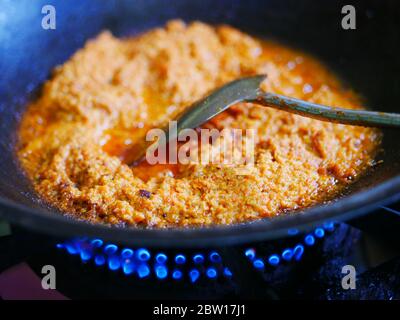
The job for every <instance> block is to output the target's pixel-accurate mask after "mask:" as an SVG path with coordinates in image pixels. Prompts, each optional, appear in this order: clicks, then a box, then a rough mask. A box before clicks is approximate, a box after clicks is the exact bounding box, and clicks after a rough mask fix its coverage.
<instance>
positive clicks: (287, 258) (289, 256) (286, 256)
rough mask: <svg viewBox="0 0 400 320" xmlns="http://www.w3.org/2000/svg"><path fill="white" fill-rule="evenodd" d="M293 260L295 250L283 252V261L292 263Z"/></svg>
mask: <svg viewBox="0 0 400 320" xmlns="http://www.w3.org/2000/svg"><path fill="white" fill-rule="evenodd" d="M292 258H293V250H292V249H285V250H283V252H282V259H283V260H285V261H290V260H292Z"/></svg>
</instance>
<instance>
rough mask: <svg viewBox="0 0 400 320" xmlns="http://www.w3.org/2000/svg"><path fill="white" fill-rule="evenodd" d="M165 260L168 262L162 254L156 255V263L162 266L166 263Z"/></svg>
mask: <svg viewBox="0 0 400 320" xmlns="http://www.w3.org/2000/svg"><path fill="white" fill-rule="evenodd" d="M167 260H168V257H167V255H166V254H164V253H159V254H157V255H156V261H157V263H160V264H163V263H165V262H167Z"/></svg>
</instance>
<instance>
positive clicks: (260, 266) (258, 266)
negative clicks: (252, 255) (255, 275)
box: [253, 259, 265, 269]
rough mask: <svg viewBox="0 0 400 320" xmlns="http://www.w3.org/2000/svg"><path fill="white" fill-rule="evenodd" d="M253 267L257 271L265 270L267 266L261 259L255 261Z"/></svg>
mask: <svg viewBox="0 0 400 320" xmlns="http://www.w3.org/2000/svg"><path fill="white" fill-rule="evenodd" d="M253 266H254V268H256V269H264V267H265V264H264V261H262V260H261V259H256V260H254V261H253Z"/></svg>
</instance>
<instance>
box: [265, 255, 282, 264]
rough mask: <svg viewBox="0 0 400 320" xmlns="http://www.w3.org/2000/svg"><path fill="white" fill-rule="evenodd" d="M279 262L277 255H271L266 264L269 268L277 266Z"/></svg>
mask: <svg viewBox="0 0 400 320" xmlns="http://www.w3.org/2000/svg"><path fill="white" fill-rule="evenodd" d="M280 261H281V259H279V256H278V255H277V254H272V255H270V256H269V258H268V263H269V264H270V265H271V266H277V265H278V264H279V262H280Z"/></svg>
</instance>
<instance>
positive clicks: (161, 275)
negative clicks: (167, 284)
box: [154, 265, 168, 279]
mask: <svg viewBox="0 0 400 320" xmlns="http://www.w3.org/2000/svg"><path fill="white" fill-rule="evenodd" d="M154 272H155V274H156V277H157V278H158V279H165V278H166V277H167V276H168V269H167V267H166V266H163V265H159V266H156V267H155V268H154Z"/></svg>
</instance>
